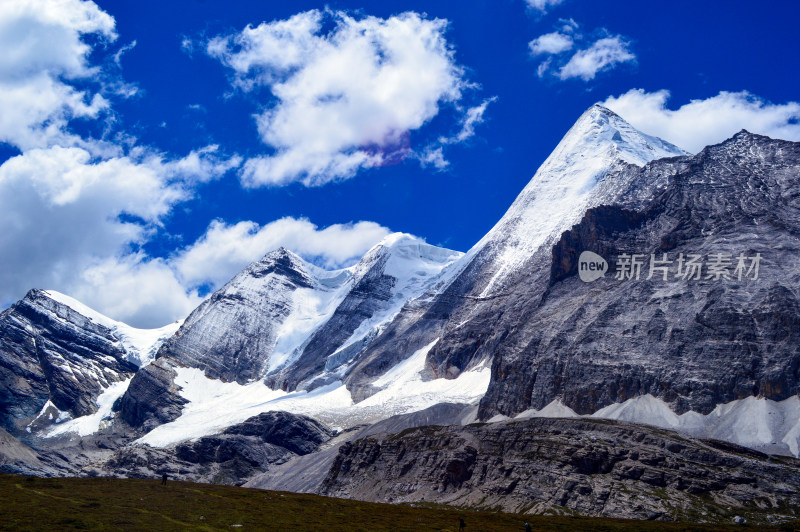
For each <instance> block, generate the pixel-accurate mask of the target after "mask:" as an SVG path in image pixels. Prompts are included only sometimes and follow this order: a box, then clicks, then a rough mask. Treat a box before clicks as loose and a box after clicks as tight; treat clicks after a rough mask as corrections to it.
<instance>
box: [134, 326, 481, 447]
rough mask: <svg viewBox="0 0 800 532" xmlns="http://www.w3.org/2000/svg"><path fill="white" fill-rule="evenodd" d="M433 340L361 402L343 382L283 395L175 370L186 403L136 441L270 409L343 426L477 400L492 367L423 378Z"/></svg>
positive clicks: (158, 441)
mask: <svg viewBox="0 0 800 532" xmlns="http://www.w3.org/2000/svg"><path fill="white" fill-rule="evenodd" d="M437 341H438V340H437ZM434 344H435V342H433V343H431V344H429V345H427V346H425V347H424V348H422V349H420V350H419V351H417V352H415V353H414V354H413V355H411V357H409V358H407V359H406V360H404V361H402V362H400V363H399V364H398V365H396V366H395V367H394V368H392V369H390V370H389V371H388V372H387V373H386V374H384V375H383V376H381V377H380V378H378V379H377V380H376V383H379V386H384V388H383V389H382V390H381V391H379V392H378V393H376V394H374V395H373V396H371V397H369V398H368V399H366V400H364V401H362V402H360V403H353V400H352V397H351V395H350V392H349V391H348V390H347V388H346V387H345V386H344V385H343V384H342V383H341V382H335V383H332V384H330V385H328V386H323V387H321V388H317V389H315V390H313V391H311V392H305V391H300V392H293V393H287V392H284V391H281V390H271V389H269V388H268V387H267V386H265V385H264V384H263V383H261V382H255V383H251V384H247V385H240V384H237V383H235V382H229V383H225V382H222V381H218V380H213V379H209V378H207V377H206V376H205V375H204V374H203V372H202V371H201V370H198V369H194V368H176V371H177V373H178V377H177V378H176V380H175V383H176V384H177V385H178V386H180V387H181V388H182V389H181V392H180V394H181V396H182V397H184V398H185V399H187V400H188V401H189V403H188V404H187V405H185V406H184V409H183V412H182V414H181V416H180V417H179V418H178V419H176V420H175V421H172V422H171V423H167V424H164V425H161V426H159V427H156V428H155V429H153V430H152V431H150V432H149V433H147V434H146V435H144V436H143V437H142V438H140V439H139V440H137V443H141V444H148V445H151V446H154V447H166V446H169V445H173V444H176V443H179V442H181V441H185V440H190V439H195V438H199V437H201V436H205V435H209V434H214V433H217V432H219V431H221V430H223V429H225V428H226V427H229V426H231V425H235V424H236V423H241V422H242V421H244V420H246V419H247V418H250V417H252V416H255V415H258V414H260V413H261V412H268V411H273V410H283V411H287V412H292V413H295V414H304V415H309V416H312V417H314V418H316V419H318V420H320V421H322V422H323V423H326V424H327V425H329V426H331V427H334V428H346V427H350V426H353V425H356V424H359V423H372V422H376V421H379V420H381V419H385V418H387V417H389V416H393V415H395V414H403V413H409V412H416V411H419V410H424V409H425V408H428V407H430V406H433V405H435V404H438V403H441V402H459V403H477V401H479V400H480V398H481V397H483V395H484V394H485V393H486V389H487V388H488V386H489V378H490V374H491V370H490V368H489V367H488V366H486V365H481V366H478V367H476V368H474V369H472V370H470V371H466V372H464V373H462V374H461V375H459V377H458V378H457V379H451V380H448V379H434V380H427V381H426V380H423V377H422V376H421V372H422V371H423V369H424V365H425V357H426V355H427V353H428V351H429V350H430V349H431V348H432V347H433V345H434Z"/></svg>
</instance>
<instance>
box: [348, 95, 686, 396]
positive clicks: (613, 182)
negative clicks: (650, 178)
mask: <svg viewBox="0 0 800 532" xmlns="http://www.w3.org/2000/svg"><path fill="white" fill-rule="evenodd" d="M681 155H686V153H685V152H684V151H682V150H681V149H679V148H677V147H675V146H673V145H671V144H670V143H668V142H666V141H663V140H661V139H659V138H656V137H651V136H649V135H645V134H643V133H641V132H640V131H638V130H636V129H635V128H633V127H632V126H631V125H630V124H628V123H627V122H625V120H623V119H622V118H621V117H619V116H618V115H616V114H615V113H613V112H612V111H610V110H608V109H606V108H605V107H602V106H600V105H593V106H592V107H590V108H589V109H588V110H587V111H586V112H585V113H584V114H583V115H582V116H581V117H580V118H579V119H578V121H577V122H576V123H575V125H574V126H573V127H572V128H571V129H570V130H569V131H568V132H567V134H566V135H565V136H564V138H563V139H562V140H561V142H560V143H559V144H558V146H557V147H556V149H555V150H554V151H553V153H552V154H551V155H550V156H549V157H548V158H547V160H545V162H544V163H543V164H542V166H541V167H540V168H539V169H538V170H537V171H536V173H535V174H534V176H533V178H532V179H531V181H530V182H529V183H528V185H527V186H526V187H525V188H524V189H523V190H522V192H521V193H520V194H519V196H518V197H517V199H516V200H515V201H514V202H513V204H512V205H511V207H510V208H509V210H508V211H507V212H506V214H505V215H504V216H503V217H502V218H501V219H500V221H499V222H498V223H497V224H496V225H495V226H494V227H493V228H492V229H491V230H490V231H489V232H488V233H487V234H486V236H484V237H483V238H482V239H481V240H480V241H479V242H478V243H477V244H476V245H475V246H473V248H472V249H471V250H469V252H468V253H466V254H465V255H464V256H463V257H462V258H461V259H459V260H458V261H456V262H455V263H454V264H453V265H452V266H450V267H449V268H448V269H447V271H445V272H444V273H443V274H442V276H441V278H440V279H439V280H438V282H437V283H436V284H435V285H434V286H433V288H432V289H431V290H430V291H429V292H428V293H426V294H425V295H423V296H422V297H421V298H420V299H421V300H423V301H425V302H426V305H425V306H424V308H419V307H413V308H412V307H409V308H408V309H407V310H408V312H407V313H406V314H405V315H401V316H398V319H396V320H395V322H393V323H392V324H391V326H390V327H389V330H388V332H389V334H386V335H385V336H384V339H383V340H384V341H382V339H378V341H376V342H375V343H374V344H373V345H372V346H371V347H370V348H369V349H368V350H367V352H366V353H365V354H364V356H363V357H362V361H361V363H360V367H359V369H358V371H355V372H353V374H352V377H351V378H350V379H349V381H348V385H349V386H350V387H351V388H352V389H353V390H354V393H355V394H356V396H358V397H364V396H367V395H369V393H371V388H370V385H369V380H370V379H372V378H374V377H376V376H377V375H379V374H380V372H381V371H382V370H383V369H384V368H385V367H386V366H387V365H392V364H393V363H396V362H397V359H398V352H397V349H396V342H397V340H396V338H398V337H399V338H401V339H402V340H401V342H402V346H403V351H404V352H405V354H409V353H413V352H414V351H416V349H419V348H421V347H422V346H424V345H427V344H428V343H430V342H431V341H432V340H433V339H434V338H441V342H439V343H437V345H436V347H435V348H434V349H433V350H432V351H431V353H430V357H429V360H428V366H429V368H430V371H431V372H432V375H434V376H444V377H454V376H456V375H458V374H459V373H460V372H461V371H463V370H465V369H467V368H470V367H473V366H475V365H478V364H481V363H482V362H483V361H485V360H490V359H491V358H492V357H493V354H494V351H493V345H492V344H487V345H484V343H483V340H482V339H481V338H483V337H485V336H487V335H488V334H489V333H490V332H491V328H492V327H494V325H493V324H492V321H493V319H494V318H498V317H500V316H502V315H503V314H504V313H506V311H507V309H503V308H502V305H503V304H498V305H497V307H498V308H492V310H491V311H490V315H489V321H487V322H484V321H482V320H483V318H482V316H483V314H482V310H483V309H485V308H486V307H487V305H491V304H492V302H496V301H498V300H502V301H505V297H506V296H508V295H509V294H513V289H509V287H510V286H512V285H513V284H514V283H515V282H519V279H520V278H526V277H528V276H529V275H530V273H531V272H533V274H534V275H536V274H538V273H540V272H547V271H548V270H549V264H544V265H542V264H537V263H535V260H536V257H537V253H540V252H543V251H544V252H547V251H548V250H549V248H550V246H552V245H553V244H554V243H555V242H556V241H557V240H558V238H559V237H560V235H561V233H563V232H564V231H565V230H567V229H569V228H570V227H571V226H572V225H573V224H575V223H577V222H578V221H580V219H581V217H582V216H583V215H584V213H585V212H586V210H587V209H589V208H591V207H594V206H597V205H603V204H608V203H613V202H615V201H616V200H617V199H618V198H619V197H620V196H622V195H626V194H627V195H630V194H631V193H632V192H633V190H635V189H638V188H642V187H644V188H647V190H636V195H638V196H647V195H648V194H649V193H650V191H651V190H652V189H653V188H654V187H656V186H658V185H659V184H660V183H656V182H652V183H647V184H644V183H636V182H634V181H635V174H633V173H628V172H625V170H626V169H628V168H631V167H634V168H639V167H642V166H644V165H645V164H646V163H648V162H649V161H652V160H654V159H659V158H664V157H674V156H681ZM548 259H549V257H547V258H546V259H545V260H548ZM521 292H522V294H520V293H519V292H517V295H524V296H525V297H534V298H535V297H539V296H540V295H541V292H542V289H540V288H536V287H528V288H527V289H523V290H521ZM473 320H474V321H473ZM470 323H474V324H475V327H470V326H469V324H470ZM402 355H403V354H401V355H400V356H402Z"/></svg>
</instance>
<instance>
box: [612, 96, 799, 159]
mask: <svg viewBox="0 0 800 532" xmlns="http://www.w3.org/2000/svg"><path fill="white" fill-rule="evenodd" d="M669 96H670V93H669V91H667V90H660V91H656V92H645V91H644V90H643V89H632V90H629V91H628V92H626V93H625V94H622V95H620V96H616V97H614V96H612V97H609V98H608V99H607V100H606V101H605V102H603V105H605V106H606V107H608V108H609V109H611V110H613V111H614V112H616V113H617V114H619V115H620V116H622V117H623V118H625V120H627V121H628V122H630V123H631V124H632V125H633V126H634V127H636V128H638V129H641V130H642V131H644V132H646V133H649V134H651V135H656V136H658V137H662V138H663V139H665V140H668V141H669V142H672V143H673V144H675V145H677V146H680V147H681V148H683V149H685V150H688V151H690V152H698V151H700V150H701V149H703V148H704V147H705V146H708V145H710V144H716V143H719V142H722V141H723V140H725V139H727V138H730V137H731V136H732V135H734V134H735V133H736V132H738V131H740V130H741V129H747V130H748V131H750V132H752V133H759V134H762V135H767V136H770V137H774V138H780V139H786V140H794V141H798V140H800V103H798V102H788V103H784V104H774V103H770V102H768V101H766V100H764V99H762V98H759V97H758V96H756V95H754V94H751V93H749V92H745V91H743V92H725V91H723V92H720V93H719V94H717V95H716V96H712V97H710V98H707V99H704V100H703V99H698V100H692V101H690V102H689V103H687V104H684V105H682V106H680V107H678V108H677V109H669V108H667V100H668V99H669Z"/></svg>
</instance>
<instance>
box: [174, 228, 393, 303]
mask: <svg viewBox="0 0 800 532" xmlns="http://www.w3.org/2000/svg"><path fill="white" fill-rule="evenodd" d="M389 232H390V231H389V230H388V229H387V228H386V227H383V226H381V225H379V224H376V223H374V222H358V223H352V224H334V225H330V226H328V227H325V228H319V227H317V226H316V225H315V224H313V223H311V222H310V221H309V220H306V219H297V218H291V217H286V218H281V219H279V220H275V221H273V222H270V223H268V224H265V225H259V224H257V223H255V222H251V221H243V222H239V223H236V224H227V223H225V222H223V221H221V220H215V221H213V222H212V223H211V225H209V227H208V229H207V230H206V232H205V234H204V235H203V236H202V237H201V238H199V239H198V240H197V242H195V243H194V244H192V245H191V246H189V247H187V248H186V249H184V250H182V251H181V252H180V253H179V254H177V255H176V256H175V257H174V258H173V259H172V261H171V262H172V265H173V267H174V268H175V270H176V271H177V272H178V274H179V276H180V278H181V279H182V280H183V282H184V283H185V284H186V285H187V286H200V285H211V286H213V287H217V286H220V285H221V284H223V283H225V282H227V281H228V280H229V279H230V278H231V277H233V276H234V275H235V274H236V273H237V272H239V271H240V270H241V269H242V268H244V267H245V266H246V265H247V264H249V263H251V262H253V261H255V260H258V259H260V258H261V257H262V256H263V255H265V254H266V253H268V252H269V251H272V250H274V249H277V248H279V247H285V248H286V249H289V250H292V251H294V252H295V253H297V254H299V255H301V256H302V257H303V258H305V259H306V260H309V261H311V262H314V263H316V264H317V265H319V266H323V267H325V268H339V267H343V266H349V265H350V264H352V263H354V262H355V261H356V260H357V259H359V258H361V256H362V255H363V254H364V253H366V252H367V250H369V249H370V248H371V247H372V246H374V245H375V244H377V243H378V242H379V241H380V240H381V239H382V238H383V237H385V236H386V235H388V234H389Z"/></svg>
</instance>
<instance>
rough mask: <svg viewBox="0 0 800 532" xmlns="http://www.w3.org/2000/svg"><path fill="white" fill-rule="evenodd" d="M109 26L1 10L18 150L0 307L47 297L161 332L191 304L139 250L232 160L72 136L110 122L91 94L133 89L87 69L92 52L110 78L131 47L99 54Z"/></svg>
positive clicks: (11, 0) (9, 7) (10, 130)
mask: <svg viewBox="0 0 800 532" xmlns="http://www.w3.org/2000/svg"><path fill="white" fill-rule="evenodd" d="M114 26H115V23H114V19H113V18H112V17H111V16H110V15H108V14H107V13H105V12H104V11H102V10H101V9H100V8H99V7H98V6H97V5H96V4H95V3H93V2H91V1H85V0H4V1H3V2H0V50H2V54H0V142H5V143H8V144H10V145H13V146H16V147H17V148H18V149H19V150H20V151H21V154H20V155H18V156H15V157H11V158H10V159H8V160H6V161H4V162H2V164H1V165H0V213H2V215H0V256H2V263H3V268H0V303H2V304H4V305H5V304H10V303H11V302H13V301H14V300H16V299H18V298H20V297H22V296H23V295H24V294H25V292H26V291H27V290H28V289H30V288H33V287H39V288H52V289H55V290H59V291H61V292H65V293H67V294H71V295H73V296H75V297H78V298H79V299H82V300H84V301H85V303H87V304H88V305H90V306H93V307H95V308H97V309H98V310H100V311H101V312H105V313H107V314H109V315H111V316H112V317H115V318H118V319H124V320H128V321H131V322H132V323H133V324H135V325H144V326H149V325H163V323H164V322H167V321H171V320H173V319H175V318H176V317H180V316H183V315H185V313H186V312H188V311H189V310H190V309H191V307H192V306H193V305H194V304H196V303H197V301H198V300H199V299H198V297H197V294H196V293H195V292H193V291H192V290H187V289H186V288H185V287H183V286H182V285H181V284H180V282H179V281H178V278H177V277H176V275H175V273H174V271H173V270H172V269H171V268H170V267H169V265H168V264H167V263H166V262H165V261H164V260H161V259H152V258H150V257H147V256H146V255H145V254H143V253H142V252H141V251H138V250H139V249H140V248H141V246H142V245H143V244H145V243H146V242H147V241H148V240H149V239H150V238H152V236H153V235H154V234H155V233H156V232H157V231H158V230H159V229H160V228H161V226H162V225H161V224H162V223H163V220H164V219H165V217H166V216H167V215H169V214H170V212H171V211H172V209H173V208H174V206H175V205H176V204H178V203H180V202H182V201H184V200H186V199H188V198H189V197H191V196H192V195H193V189H194V188H195V186H196V184H197V183H199V182H204V181H209V180H211V179H214V178H216V177H219V176H220V175H222V174H224V173H225V172H226V171H228V170H230V169H231V168H233V167H236V166H238V165H239V164H240V159H239V158H238V157H226V156H224V155H222V154H220V153H219V149H218V147H217V146H207V147H205V148H201V149H198V150H195V151H192V152H191V153H189V154H188V155H186V156H185V157H181V158H175V157H169V156H166V155H164V154H160V153H158V152H156V151H154V150H152V149H149V148H145V147H138V146H136V139H135V138H132V137H130V136H129V135H127V134H126V133H125V132H124V131H116V132H115V131H109V136H111V134H112V133H113V134H114V135H113V137H114V138H116V139H118V142H110V141H107V140H99V139H95V138H90V137H82V136H80V135H78V134H76V133H75V132H74V131H73V129H72V128H71V125H72V121H73V120H75V119H84V120H89V121H91V120H97V119H100V118H103V117H104V115H107V116H109V117H110V116H111V114H110V111H111V102H110V101H109V100H107V99H106V97H104V96H103V95H102V94H101V93H103V94H108V95H110V96H109V97H114V96H123V97H128V96H131V95H132V94H134V93H135V91H136V88H135V87H134V86H131V85H128V84H125V83H124V82H122V81H121V80H120V79H117V76H114V75H112V74H111V73H109V72H106V71H104V70H102V69H101V68H100V67H98V66H95V65H93V64H91V62H90V61H89V57H90V56H91V54H92V52H98V51H99V52H100V53H104V54H105V55H106V56H108V57H107V59H109V60H108V61H107V62H106V64H107V65H112V66H113V65H116V68H119V64H120V58H121V56H122V54H124V53H125V52H127V51H128V50H130V49H132V48H133V46H134V45H135V41H133V42H132V43H131V44H129V45H127V46H123V47H121V48H119V49H118V50H117V51H116V52H114V51H113V50H108V49H107V48H106V45H107V44H108V43H110V42H112V41H114V40H115V39H116V38H117V35H116V33H115V31H114ZM88 42H92V43H94V44H95V45H98V46H96V47H94V48H93V47H92V46H91V45H90V44H88ZM78 84H80V87H81V88H77V85H78ZM91 87H95V89H91ZM111 124H113V121H112V122H109V123H108V124H107V125H109V126H110V125H111Z"/></svg>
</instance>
